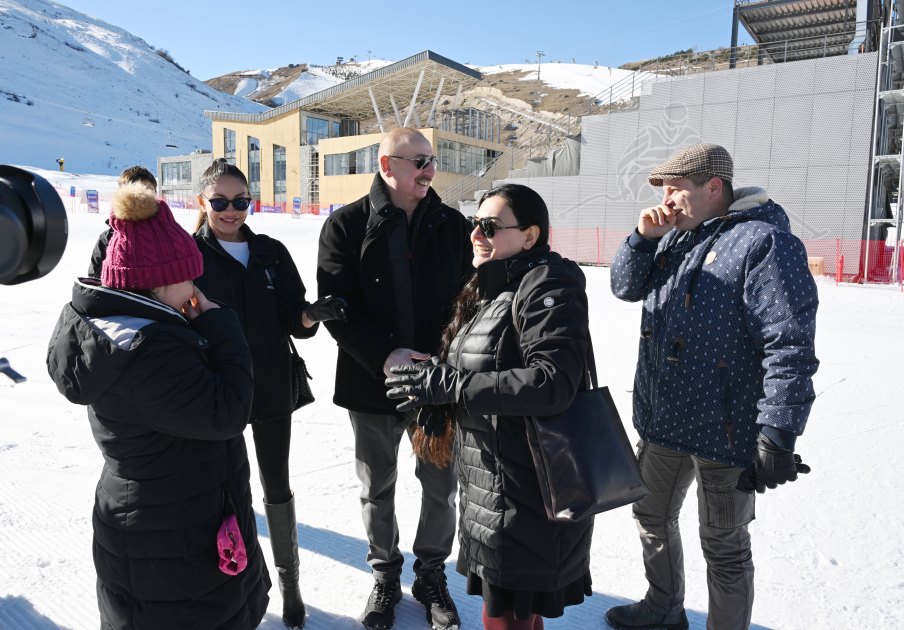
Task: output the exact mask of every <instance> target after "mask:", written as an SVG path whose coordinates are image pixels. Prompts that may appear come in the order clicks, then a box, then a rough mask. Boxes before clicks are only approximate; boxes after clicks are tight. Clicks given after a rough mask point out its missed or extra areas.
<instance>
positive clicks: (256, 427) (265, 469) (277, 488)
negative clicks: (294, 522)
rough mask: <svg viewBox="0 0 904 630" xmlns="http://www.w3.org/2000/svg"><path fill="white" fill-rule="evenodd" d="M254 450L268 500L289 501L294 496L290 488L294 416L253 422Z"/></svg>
mask: <svg viewBox="0 0 904 630" xmlns="http://www.w3.org/2000/svg"><path fill="white" fill-rule="evenodd" d="M251 432H252V434H253V435H254V452H255V453H257V467H258V470H259V472H260V476H261V485H262V486H263V487H264V503H269V504H271V505H275V504H279V503H285V502H286V501H288V500H289V499H291V498H292V490H291V489H290V488H289V440H290V439H291V437H292V416H288V417H286V418H278V419H276V420H270V421H268V422H255V423H254V424H252V425H251Z"/></svg>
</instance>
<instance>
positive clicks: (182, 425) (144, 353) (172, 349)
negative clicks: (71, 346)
mask: <svg viewBox="0 0 904 630" xmlns="http://www.w3.org/2000/svg"><path fill="white" fill-rule="evenodd" d="M192 329H194V331H195V332H197V333H199V334H200V335H202V336H203V337H204V338H205V339H207V341H208V343H209V348H208V350H207V358H208V361H207V362H206V363H205V361H204V360H203V357H201V356H200V355H199V354H198V353H197V352H193V351H192V350H190V349H189V348H187V347H186V346H185V342H184V341H182V340H180V339H176V338H174V337H172V335H168V334H167V333H165V332H160V333H157V334H155V335H154V336H153V337H151V338H149V339H148V340H147V342H145V343H144V344H142V346H141V347H139V348H137V349H136V352H137V353H138V354H137V355H136V357H135V358H134V359H133V361H132V364H131V366H130V367H129V372H128V378H130V379H132V382H131V386H132V395H133V397H134V400H135V407H136V408H137V409H140V410H141V415H142V420H143V421H144V422H145V423H146V424H147V425H148V426H149V427H150V428H152V429H154V430H155V431H159V432H161V433H166V434H168V435H175V436H177V437H185V438H191V439H196V440H225V439H228V438H232V437H235V436H237V435H239V434H241V433H242V431H243V430H244V429H245V425H246V424H247V423H248V417H249V416H250V415H251V400H252V396H253V381H252V368H251V352H250V351H249V350H248V344H247V342H246V341H245V336H244V335H243V334H242V328H241V326H239V320H238V317H237V316H236V314H235V312H234V311H231V310H230V309H226V308H215V309H210V310H208V311H205V312H204V313H201V314H200V315H199V316H198V317H196V318H195V319H194V320H193V321H192ZM152 384H153V385H152Z"/></svg>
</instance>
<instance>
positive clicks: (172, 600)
mask: <svg viewBox="0 0 904 630" xmlns="http://www.w3.org/2000/svg"><path fill="white" fill-rule="evenodd" d="M47 368H48V371H49V373H50V376H51V378H52V379H53V381H54V382H55V383H56V386H57V389H59V391H60V392H61V393H62V394H63V395H64V396H66V398H68V399H69V400H70V401H71V402H73V403H76V404H80V405H87V406H88V420H89V422H90V425H91V430H92V432H93V434H94V439H95V441H96V442H97V445H98V447H99V448H100V450H101V453H102V454H103V457H104V467H103V470H102V471H101V476H100V481H99V483H98V485H97V490H96V491H95V502H94V515H93V521H94V565H95V568H96V570H97V578H98V581H97V596H98V606H99V608H100V617H101V627H102V628H106V629H114V630H159V629H160V628H180V629H196V630H214V629H216V630H251V629H252V628H256V627H257V626H258V624H259V623H260V621H261V619H262V618H263V615H264V613H265V612H266V609H267V604H268V602H269V596H268V595H267V591H268V590H269V589H270V579H269V576H268V573H267V567H266V565H265V564H264V557H263V554H262V552H261V549H260V546H259V545H258V539H257V527H256V524H255V517H254V512H253V511H252V508H251V487H250V485H249V479H250V471H249V467H248V457H247V453H246V451H245V440H244V438H243V436H242V431H243V430H244V428H245V425H246V424H247V422H248V415H249V413H250V411H251V391H252V378H251V355H250V353H249V351H248V346H247V344H246V343H245V340H244V337H243V335H242V331H241V329H240V328H239V324H238V320H237V319H236V316H235V313H233V312H232V311H230V310H228V309H210V310H209V311H206V312H204V313H202V314H201V315H199V316H198V317H197V318H195V319H194V321H192V322H191V323H190V324H189V323H188V322H187V321H186V320H185V319H184V318H183V317H182V315H181V314H180V313H178V312H177V311H175V310H173V309H171V308H170V307H168V306H165V305H163V304H161V303H159V302H156V301H154V300H150V299H146V298H142V297H139V296H135V295H134V294H131V293H125V292H123V291H117V290H115V289H109V288H106V287H103V286H101V285H100V283H99V282H97V281H93V280H90V279H84V280H80V281H78V282H76V284H75V287H74V288H73V294H72V302H70V303H69V304H67V305H66V306H65V307H64V308H63V312H62V313H61V315H60V318H59V320H58V322H57V325H56V328H55V329H54V332H53V336H52V338H51V340H50V345H49V348H48V353H47ZM228 502H231V504H232V506H233V508H234V510H235V514H236V520H237V522H238V525H239V529H240V531H241V534H242V538H243V540H244V542H245V546H246V549H247V552H248V566H247V567H246V568H245V570H244V571H243V572H241V573H239V574H238V575H236V576H229V575H227V574H225V573H223V572H221V571H220V570H219V567H218V562H219V555H218V552H217V532H218V531H219V528H220V525H221V523H222V521H223V516H224V510H225V509H226V506H227V504H228Z"/></svg>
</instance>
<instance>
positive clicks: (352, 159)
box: [323, 144, 380, 176]
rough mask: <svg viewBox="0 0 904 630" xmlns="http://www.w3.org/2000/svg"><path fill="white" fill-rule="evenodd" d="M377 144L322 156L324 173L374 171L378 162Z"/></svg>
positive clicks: (378, 147) (378, 148)
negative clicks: (348, 151)
mask: <svg viewBox="0 0 904 630" xmlns="http://www.w3.org/2000/svg"><path fill="white" fill-rule="evenodd" d="M379 150H380V145H379V144H372V145H371V146H369V147H364V148H362V149H358V150H357V151H351V152H350V153H335V154H332V155H325V156H323V170H324V175H325V176H326V175H366V174H368V173H376V172H377V171H378V170H379V167H380V163H379V160H378V159H377V153H378V152H379Z"/></svg>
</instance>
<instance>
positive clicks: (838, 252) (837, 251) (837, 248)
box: [835, 238, 841, 287]
mask: <svg viewBox="0 0 904 630" xmlns="http://www.w3.org/2000/svg"><path fill="white" fill-rule="evenodd" d="M840 256H841V239H840V238H837V239H835V286H836V287H837V286H838V278H839V277H840V275H841V274H839V272H838V259H839V257H840Z"/></svg>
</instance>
